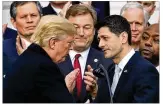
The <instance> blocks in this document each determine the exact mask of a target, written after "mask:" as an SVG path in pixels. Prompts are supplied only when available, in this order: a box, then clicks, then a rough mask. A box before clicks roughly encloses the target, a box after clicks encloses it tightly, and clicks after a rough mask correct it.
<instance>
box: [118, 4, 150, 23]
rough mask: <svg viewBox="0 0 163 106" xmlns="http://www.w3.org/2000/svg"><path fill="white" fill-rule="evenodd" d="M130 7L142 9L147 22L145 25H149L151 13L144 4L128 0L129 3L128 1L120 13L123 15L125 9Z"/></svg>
mask: <svg viewBox="0 0 163 106" xmlns="http://www.w3.org/2000/svg"><path fill="white" fill-rule="evenodd" d="M130 8H139V9H141V10H142V11H143V14H144V22H145V25H147V23H148V20H149V18H150V16H149V13H148V12H147V11H146V10H145V9H144V8H143V6H142V5H141V4H139V3H137V2H128V3H126V4H125V5H124V6H123V7H122V9H121V11H120V15H121V16H123V14H124V11H126V10H127V9H130Z"/></svg>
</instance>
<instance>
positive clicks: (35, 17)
mask: <svg viewBox="0 0 163 106" xmlns="http://www.w3.org/2000/svg"><path fill="white" fill-rule="evenodd" d="M10 15H11V19H10V20H11V23H12V25H13V26H14V27H15V28H16V29H17V33H18V35H17V37H19V40H20V42H21V43H22V45H21V46H22V47H23V48H27V47H28V46H29V45H30V37H31V35H32V34H33V33H34V31H35V28H36V26H37V24H38V22H39V21H40V19H41V15H42V7H41V5H40V3H39V2H37V1H14V2H12V4H11V6H10ZM23 42H25V43H23ZM3 53H4V54H5V55H7V57H8V58H9V60H10V61H11V63H13V62H14V61H15V60H16V59H17V57H18V53H17V50H16V39H15V38H12V39H7V40H4V41H3Z"/></svg>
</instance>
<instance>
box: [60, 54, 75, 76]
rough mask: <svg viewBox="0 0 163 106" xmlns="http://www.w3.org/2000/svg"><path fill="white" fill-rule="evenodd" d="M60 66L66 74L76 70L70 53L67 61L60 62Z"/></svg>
mask: <svg viewBox="0 0 163 106" xmlns="http://www.w3.org/2000/svg"><path fill="white" fill-rule="evenodd" d="M58 66H59V68H60V69H61V72H62V74H63V75H64V76H66V75H67V74H69V73H70V72H71V71H73V70H74V68H73V66H72V62H71V59H70V56H69V55H68V56H67V57H66V59H65V61H63V62H62V63H59V64H58Z"/></svg>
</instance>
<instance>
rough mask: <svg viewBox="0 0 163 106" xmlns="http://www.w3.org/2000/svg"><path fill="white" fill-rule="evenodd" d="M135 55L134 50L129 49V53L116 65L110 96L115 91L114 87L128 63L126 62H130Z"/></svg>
mask: <svg viewBox="0 0 163 106" xmlns="http://www.w3.org/2000/svg"><path fill="white" fill-rule="evenodd" d="M134 54H135V50H134V49H131V50H130V52H129V53H128V54H127V55H126V56H125V57H124V58H123V59H122V60H121V61H120V62H119V63H118V65H116V67H115V73H114V77H113V83H112V86H111V91H112V94H113V95H114V91H115V89H116V86H117V84H118V81H119V78H120V76H121V74H122V71H123V69H124V67H125V66H126V64H127V63H128V61H129V60H130V58H131V57H132V56H133V55H134Z"/></svg>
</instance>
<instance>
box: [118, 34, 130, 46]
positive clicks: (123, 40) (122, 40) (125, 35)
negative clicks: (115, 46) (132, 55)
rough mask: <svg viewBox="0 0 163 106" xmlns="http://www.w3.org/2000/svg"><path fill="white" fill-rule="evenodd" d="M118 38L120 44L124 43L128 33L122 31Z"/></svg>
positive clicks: (126, 40)
mask: <svg viewBox="0 0 163 106" xmlns="http://www.w3.org/2000/svg"><path fill="white" fill-rule="evenodd" d="M120 39H121V42H122V44H125V43H127V42H128V34H127V33H126V32H122V33H121V35H120Z"/></svg>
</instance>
